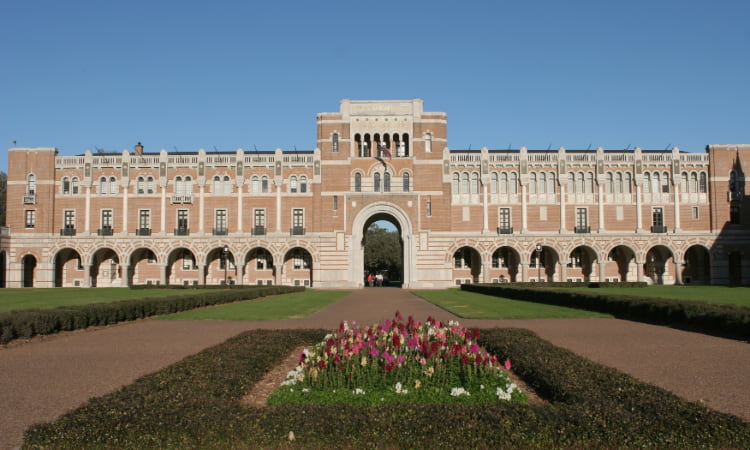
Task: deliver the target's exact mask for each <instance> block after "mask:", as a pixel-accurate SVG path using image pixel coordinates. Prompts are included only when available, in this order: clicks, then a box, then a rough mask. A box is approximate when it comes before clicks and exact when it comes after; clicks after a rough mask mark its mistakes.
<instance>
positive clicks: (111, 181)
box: [109, 177, 117, 194]
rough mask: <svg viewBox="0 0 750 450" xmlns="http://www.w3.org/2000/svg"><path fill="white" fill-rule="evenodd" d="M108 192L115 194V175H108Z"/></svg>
mask: <svg viewBox="0 0 750 450" xmlns="http://www.w3.org/2000/svg"><path fill="white" fill-rule="evenodd" d="M109 193H110V194H117V180H116V179H115V177H109Z"/></svg>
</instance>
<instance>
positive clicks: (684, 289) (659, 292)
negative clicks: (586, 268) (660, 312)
mask: <svg viewBox="0 0 750 450" xmlns="http://www.w3.org/2000/svg"><path fill="white" fill-rule="evenodd" d="M575 289H576V290H578V291H581V292H591V293H592V294H616V295H637V296H641V297H661V298H673V299H675V300H697V301H702V302H707V303H727V304H731V305H738V306H747V307H750V287H729V286H647V287H645V288H575Z"/></svg>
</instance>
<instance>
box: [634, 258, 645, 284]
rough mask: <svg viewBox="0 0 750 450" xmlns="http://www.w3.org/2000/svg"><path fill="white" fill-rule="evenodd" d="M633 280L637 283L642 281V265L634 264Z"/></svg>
mask: <svg viewBox="0 0 750 450" xmlns="http://www.w3.org/2000/svg"><path fill="white" fill-rule="evenodd" d="M635 278H636V281H638V282H639V283H640V282H642V281H643V263H642V262H638V261H636V262H635Z"/></svg>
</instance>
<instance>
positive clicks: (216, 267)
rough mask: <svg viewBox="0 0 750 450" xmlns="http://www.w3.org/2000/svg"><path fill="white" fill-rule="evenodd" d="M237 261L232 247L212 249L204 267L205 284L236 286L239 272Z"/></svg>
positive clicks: (222, 246)
mask: <svg viewBox="0 0 750 450" xmlns="http://www.w3.org/2000/svg"><path fill="white" fill-rule="evenodd" d="M235 261H236V259H235V257H234V251H233V249H232V247H231V246H229V245H218V246H214V247H213V248H211V249H210V250H209V251H208V252H207V253H206V257H205V265H204V266H203V279H204V280H205V284H227V285H233V284H236V283H237V279H238V277H237V273H238V270H237V264H235Z"/></svg>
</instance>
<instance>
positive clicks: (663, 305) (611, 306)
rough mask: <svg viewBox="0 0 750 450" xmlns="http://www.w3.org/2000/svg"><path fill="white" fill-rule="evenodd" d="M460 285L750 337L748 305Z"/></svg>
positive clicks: (633, 318) (731, 336)
mask: <svg viewBox="0 0 750 450" xmlns="http://www.w3.org/2000/svg"><path fill="white" fill-rule="evenodd" d="M461 289H463V290H467V291H472V292H479V293H481V294H486V295H493V296H497V297H505V298H512V299H516V300H526V301H531V302H537V303H545V304H549V305H557V306H567V307H571V308H580V309H587V310H590V311H598V312H602V313H609V314H612V315H614V316H615V317H618V318H622V319H628V320H635V321H640V322H647V323H653V324H658V325H668V326H671V327H675V328H681V329H685V330H689V331H697V332H700V333H704V334H710V335H714V336H720V337H726V338H731V339H738V340H750V308H747V307H743V306H737V305H720V304H711V303H706V302H699V301H691V300H675V299H669V298H655V297H639V296H636V295H613V294H597V293H595V292H575V291H570V290H564V291H555V290H554V289H540V288H530V287H517V286H515V285H513V286H499V285H497V284H464V285H462V286H461Z"/></svg>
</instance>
